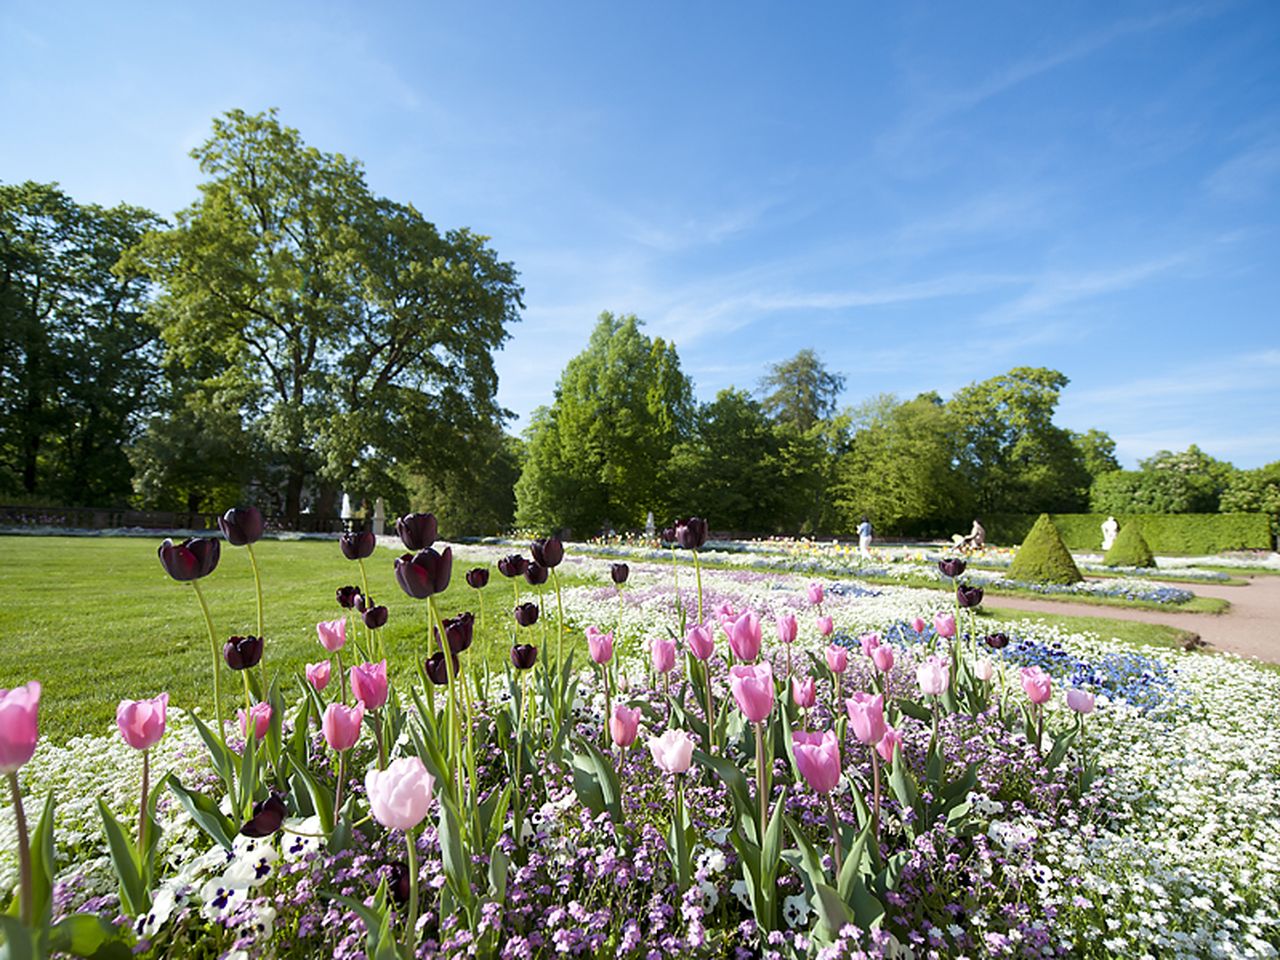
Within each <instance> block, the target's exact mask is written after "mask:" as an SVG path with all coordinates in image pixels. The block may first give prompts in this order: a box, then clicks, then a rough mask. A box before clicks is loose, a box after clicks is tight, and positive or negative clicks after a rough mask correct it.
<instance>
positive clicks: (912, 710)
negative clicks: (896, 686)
mask: <svg viewBox="0 0 1280 960" xmlns="http://www.w3.org/2000/svg"><path fill="white" fill-rule="evenodd" d="M898 709H899V710H901V711H902V712H903V713H905V714H906V715H907V716H908V717H911V719H913V720H919V721H920V722H921V723H933V711H932V710H930V709H929V708H928V707H926V706H922V705H921V704H918V703H916V702H915V701H914V700H907V699H906V698H903V699H901V700H899V701H898Z"/></svg>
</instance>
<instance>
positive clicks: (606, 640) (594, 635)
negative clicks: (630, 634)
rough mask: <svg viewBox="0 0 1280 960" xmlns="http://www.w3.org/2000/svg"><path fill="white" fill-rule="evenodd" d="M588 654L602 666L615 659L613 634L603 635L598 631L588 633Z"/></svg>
mask: <svg viewBox="0 0 1280 960" xmlns="http://www.w3.org/2000/svg"><path fill="white" fill-rule="evenodd" d="M587 652H588V653H590V654H591V659H592V660H594V661H595V662H596V663H599V664H601V665H603V664H606V663H608V662H609V661H610V660H612V659H613V634H612V633H601V632H600V631H598V630H595V631H588V633H587Z"/></svg>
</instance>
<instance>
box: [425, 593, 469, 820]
mask: <svg viewBox="0 0 1280 960" xmlns="http://www.w3.org/2000/svg"><path fill="white" fill-rule="evenodd" d="M427 615H428V616H430V617H431V618H432V619H433V620H434V621H435V624H436V627H437V629H438V630H439V641H440V656H441V658H442V659H443V660H444V670H445V675H446V677H447V678H448V683H449V704H448V713H449V749H450V753H451V754H453V757H454V760H455V762H456V763H457V777H458V780H457V786H458V799H459V800H461V799H462V729H461V726H460V725H459V722H458V695H457V690H455V689H454V687H455V684H454V676H453V651H452V649H451V648H450V647H449V642H448V639H447V638H446V634H445V629H444V621H443V620H442V619H441V618H440V611H439V610H437V609H436V600H435V597H434V596H430V597H427ZM454 751H456V754H455V753H454Z"/></svg>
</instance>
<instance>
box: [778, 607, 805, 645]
mask: <svg viewBox="0 0 1280 960" xmlns="http://www.w3.org/2000/svg"><path fill="white" fill-rule="evenodd" d="M799 629H800V625H799V624H797V623H796V618H795V617H794V616H792V615H791V614H789V613H788V614H787V615H786V616H782V617H779V618H778V639H779V640H781V641H782V642H783V643H794V642H795V639H796V633H797V631H798V630H799Z"/></svg>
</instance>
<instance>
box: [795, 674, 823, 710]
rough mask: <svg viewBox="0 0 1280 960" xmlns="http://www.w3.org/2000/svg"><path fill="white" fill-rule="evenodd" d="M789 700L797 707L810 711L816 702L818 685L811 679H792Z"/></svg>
mask: <svg viewBox="0 0 1280 960" xmlns="http://www.w3.org/2000/svg"><path fill="white" fill-rule="evenodd" d="M791 699H793V700H794V701H795V702H796V706H797V707H803V708H804V709H805V710H812V709H813V705H814V704H815V703H817V702H818V685H817V684H816V683H814V682H813V677H792V678H791Z"/></svg>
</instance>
